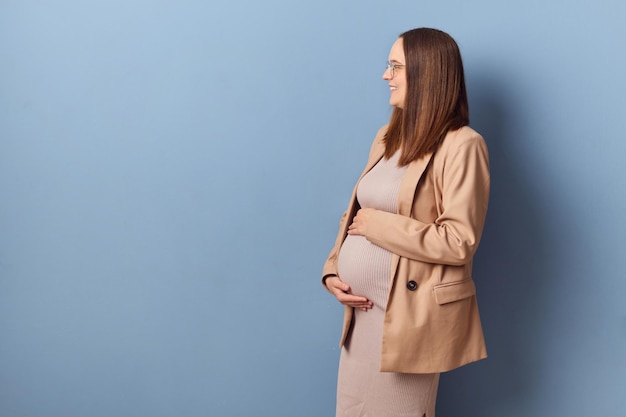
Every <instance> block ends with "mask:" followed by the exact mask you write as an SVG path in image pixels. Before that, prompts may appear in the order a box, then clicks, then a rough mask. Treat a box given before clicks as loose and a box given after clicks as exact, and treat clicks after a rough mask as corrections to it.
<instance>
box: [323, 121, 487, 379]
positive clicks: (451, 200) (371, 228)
mask: <svg viewBox="0 0 626 417" xmlns="http://www.w3.org/2000/svg"><path fill="white" fill-rule="evenodd" d="M386 129H387V127H386V126H383V127H382V128H381V129H380V130H379V131H378V134H377V135H376V138H375V139H374V143H373V145H372V148H371V151H370V156H369V160H368V161H367V166H366V167H365V170H364V171H363V173H362V174H361V178H362V177H363V175H365V174H366V173H367V172H368V171H369V170H370V169H371V168H372V167H373V166H374V165H376V163H377V162H378V161H379V160H380V159H381V158H382V156H383V153H384V149H385V147H384V143H383V141H382V140H383V136H384V134H385V132H386ZM355 195H356V187H355V189H354V191H353V192H352V198H351V200H350V204H349V206H348V209H347V210H346V212H345V213H344V214H343V216H342V218H341V222H340V224H339V233H338V236H337V239H336V242H335V246H334V247H333V249H332V250H331V252H330V254H329V256H328V259H327V260H326V263H325V264H324V268H323V273H322V277H323V278H325V277H327V276H329V275H339V273H338V271H337V257H338V254H339V250H340V248H341V245H342V243H343V241H344V239H345V237H346V235H347V230H348V226H349V225H350V223H351V220H352V218H353V217H354V216H355V215H356V212H357V210H358V209H359V208H360V207H359V205H358V203H357V201H356V198H355ZM488 199H489V158H488V154H487V146H486V145H485V142H484V140H483V138H482V137H481V136H480V135H479V134H478V133H477V132H475V131H474V130H472V129H471V128H469V127H463V128H461V129H459V130H457V131H454V132H450V133H448V135H447V136H446V137H445V139H444V141H443V142H442V144H441V146H440V147H439V149H438V150H437V152H436V153H435V154H434V155H432V154H431V155H427V156H425V157H423V158H421V159H419V160H417V161H414V162H412V163H411V164H409V167H408V169H407V171H406V174H405V175H404V177H403V179H402V183H401V184H400V191H399V195H398V212H397V213H387V212H384V211H376V212H374V213H373V214H372V215H371V216H370V219H369V221H368V224H367V228H366V230H365V237H366V238H367V240H369V241H370V242H372V243H374V244H376V245H378V246H381V247H383V248H385V249H387V250H389V251H390V252H392V254H393V256H392V268H391V271H390V275H389V280H390V285H389V296H388V302H387V309H386V311H385V319H384V320H385V321H384V324H383V338H382V340H379V341H372V343H382V355H381V358H380V370H381V371H385V372H406V373H433V372H444V371H449V370H451V369H454V368H457V367H459V366H461V365H465V364H467V363H469V362H473V361H477V360H479V359H483V358H485V357H487V352H486V349H485V341H484V337H483V331H482V327H481V324H480V317H479V314H478V306H477V303H476V288H475V286H474V281H473V279H472V258H473V256H474V252H476V249H477V247H478V243H479V241H480V236H481V233H482V230H483V225H484V221H485V215H486V212H487V202H488ZM340 278H341V277H340ZM352 318H353V309H352V308H351V307H346V308H345V314H344V321H343V332H342V336H341V342H340V346H343V344H344V342H345V340H346V337H347V335H348V331H349V328H350V324H351V321H352Z"/></svg>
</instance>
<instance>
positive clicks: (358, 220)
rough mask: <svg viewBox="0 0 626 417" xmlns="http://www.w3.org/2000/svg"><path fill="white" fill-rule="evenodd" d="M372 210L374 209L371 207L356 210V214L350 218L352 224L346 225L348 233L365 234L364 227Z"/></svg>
mask: <svg viewBox="0 0 626 417" xmlns="http://www.w3.org/2000/svg"><path fill="white" fill-rule="evenodd" d="M374 211H376V209H373V208H364V209H360V210H359V211H357V212H356V216H354V219H352V224H351V225H350V226H348V234H349V235H363V236H365V229H366V227H367V224H368V222H369V221H370V216H371V214H372V213H373V212H374Z"/></svg>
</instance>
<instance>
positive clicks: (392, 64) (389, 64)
mask: <svg viewBox="0 0 626 417" xmlns="http://www.w3.org/2000/svg"><path fill="white" fill-rule="evenodd" d="M396 68H404V65H403V64H396V63H395V62H392V61H387V69H388V70H389V73H390V74H391V78H393V76H394V75H395V74H396ZM385 71H386V70H385Z"/></svg>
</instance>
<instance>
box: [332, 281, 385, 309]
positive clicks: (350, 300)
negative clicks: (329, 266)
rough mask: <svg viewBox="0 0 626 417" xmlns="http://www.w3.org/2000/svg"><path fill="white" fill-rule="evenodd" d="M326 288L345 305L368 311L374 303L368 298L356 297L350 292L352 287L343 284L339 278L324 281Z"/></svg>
mask: <svg viewBox="0 0 626 417" xmlns="http://www.w3.org/2000/svg"><path fill="white" fill-rule="evenodd" d="M324 283H325V284H326V288H328V291H330V292H331V294H333V295H334V296H335V297H337V300H339V302H340V303H341V304H343V305H346V306H349V307H354V308H358V309H361V310H363V311H367V310H368V309H370V308H372V305H373V304H372V302H371V301H370V300H368V299H367V298H366V297H363V296H360V295H354V294H352V293H351V292H350V291H351V290H350V285H348V284H347V283H345V282H343V281H342V280H341V279H340V278H339V277H338V276H336V275H333V276H330V277H328V278H326V281H324Z"/></svg>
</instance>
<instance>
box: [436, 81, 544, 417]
mask: <svg viewBox="0 0 626 417" xmlns="http://www.w3.org/2000/svg"><path fill="white" fill-rule="evenodd" d="M468 85H470V86H471V87H472V90H471V92H470V93H473V94H470V97H471V99H472V100H471V102H470V109H471V116H472V123H471V126H472V127H473V128H474V129H476V130H477V131H479V132H480V133H481V134H482V135H483V136H484V137H485V140H486V142H487V145H488V147H489V154H490V165H491V197H490V203H489V204H490V205H489V212H488V214H487V223H486V226H485V231H484V234H483V238H482V241H481V246H480V249H479V250H478V253H477V254H476V258H475V264H474V278H475V280H476V286H477V289H478V303H479V308H480V312H481V318H482V322H483V327H484V331H485V336H486V339H487V351H488V354H489V358H488V359H487V360H485V361H480V362H478V363H476V364H471V365H469V366H466V367H463V368H461V369H458V370H455V371H453V372H450V373H447V374H444V375H442V378H441V385H440V389H439V397H438V401H437V414H438V415H441V416H468V417H474V416H481V417H489V416H498V417H501V416H502V415H506V416H508V417H515V416H521V415H524V411H523V409H524V404H527V403H528V398H529V397H532V396H533V392H532V391H533V389H534V386H535V384H534V381H535V380H536V378H537V375H538V374H537V372H536V370H537V369H538V368H539V366H541V364H542V362H543V361H542V357H543V355H542V353H541V345H542V343H541V340H540V338H539V336H538V335H539V334H541V331H540V327H541V326H542V320H541V317H542V315H544V314H545V313H546V312H545V311H544V310H543V309H544V308H545V307H543V306H542V305H541V304H540V303H537V302H535V300H541V299H543V298H544V294H541V292H542V291H543V290H542V288H545V287H546V286H545V283H546V282H548V280H550V277H551V275H552V274H551V271H552V270H553V265H551V256H550V248H551V247H552V245H551V242H550V241H549V240H546V236H553V234H552V233H550V232H547V231H546V228H547V227H548V225H547V224H544V223H542V219H543V218H544V216H542V213H541V212H539V208H538V207H539V206H540V204H537V203H538V200H537V198H538V197H537V196H536V195H534V194H533V190H534V184H532V183H531V178H530V176H528V175H526V174H525V172H527V170H528V169H529V168H528V167H529V166H532V164H528V163H527V162H528V161H526V160H524V159H523V157H522V156H520V155H516V152H515V149H519V148H520V146H519V144H520V143H523V141H525V137H526V135H527V134H528V127H527V125H526V121H525V119H526V118H525V117H524V114H523V111H521V110H520V109H517V108H516V107H515V103H516V100H515V97H512V96H510V95H508V94H507V89H506V87H505V86H506V84H505V83H499V82H498V80H497V78H494V77H484V78H478V79H471V80H468ZM520 141H521V142H520ZM503 413H505V414H503Z"/></svg>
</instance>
